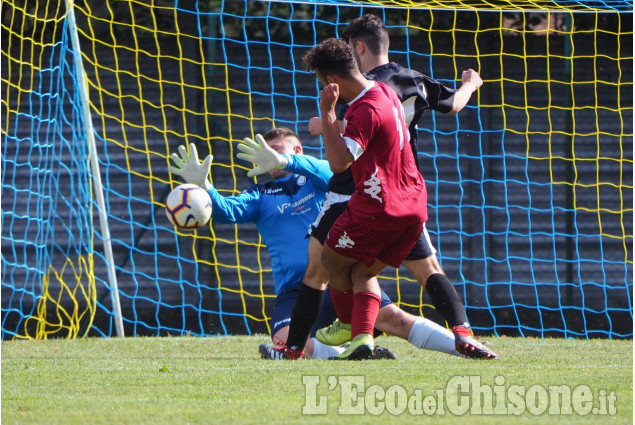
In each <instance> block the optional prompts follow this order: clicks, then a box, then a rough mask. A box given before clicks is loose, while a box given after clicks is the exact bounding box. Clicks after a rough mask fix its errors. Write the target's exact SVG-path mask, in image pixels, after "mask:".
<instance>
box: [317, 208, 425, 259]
mask: <svg viewBox="0 0 635 425" xmlns="http://www.w3.org/2000/svg"><path fill="white" fill-rule="evenodd" d="M422 229H423V223H422V224H421V225H418V226H402V227H391V228H387V229H385V230H370V229H368V228H366V227H364V226H360V225H359V224H357V223H356V222H355V221H353V220H351V217H350V215H349V214H348V210H347V211H345V212H344V214H342V215H341V216H339V217H338V219H337V220H336V221H335V223H334V224H333V227H331V230H330V231H329V233H328V235H327V236H326V241H325V243H326V245H327V246H328V247H329V248H331V249H332V250H334V251H335V252H337V253H338V254H340V255H342V256H344V257H348V258H354V259H355V260H358V261H361V262H362V263H364V264H366V265H367V266H368V267H370V266H371V265H372V264H373V263H374V262H375V259H379V260H381V261H383V262H384V263H386V264H388V265H389V266H392V267H395V268H398V267H399V266H400V265H401V263H402V261H403V260H404V259H405V258H406V257H407V256H408V254H409V253H410V250H411V249H412V247H413V246H414V245H415V243H416V242H417V239H419V235H420V234H421V230H422Z"/></svg>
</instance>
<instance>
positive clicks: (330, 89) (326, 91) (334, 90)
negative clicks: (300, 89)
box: [320, 83, 340, 116]
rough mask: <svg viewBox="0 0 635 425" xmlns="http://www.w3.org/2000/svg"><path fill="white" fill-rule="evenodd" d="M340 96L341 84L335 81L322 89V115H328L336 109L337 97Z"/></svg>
mask: <svg viewBox="0 0 635 425" xmlns="http://www.w3.org/2000/svg"><path fill="white" fill-rule="evenodd" d="M339 97H340V86H338V85H337V84H335V83H331V84H327V85H326V86H324V88H323V89H322V90H321V91H320V111H322V115H323V116H324V115H326V114H327V113H329V112H331V111H333V112H334V111H335V105H336V104H337V99H339Z"/></svg>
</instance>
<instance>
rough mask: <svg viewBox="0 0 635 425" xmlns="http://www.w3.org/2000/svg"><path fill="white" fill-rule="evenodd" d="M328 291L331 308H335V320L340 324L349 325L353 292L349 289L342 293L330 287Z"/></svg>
mask: <svg viewBox="0 0 635 425" xmlns="http://www.w3.org/2000/svg"><path fill="white" fill-rule="evenodd" d="M330 289H331V300H333V307H335V312H336V313H337V318H338V319H340V322H342V323H346V324H350V323H351V316H352V314H353V290H352V289H349V290H348V291H346V292H342V291H338V290H337V289H333V288H332V287H331V288H330Z"/></svg>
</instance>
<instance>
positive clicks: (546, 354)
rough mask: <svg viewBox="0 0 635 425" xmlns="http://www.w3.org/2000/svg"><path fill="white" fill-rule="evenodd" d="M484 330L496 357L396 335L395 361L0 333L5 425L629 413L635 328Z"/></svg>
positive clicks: (190, 341) (188, 341) (392, 343)
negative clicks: (608, 334) (441, 349)
mask: <svg viewBox="0 0 635 425" xmlns="http://www.w3.org/2000/svg"><path fill="white" fill-rule="evenodd" d="M488 340H489V342H490V344H491V346H492V348H494V349H495V351H497V352H498V354H499V355H500V356H501V359H500V360H498V361H477V360H467V359H461V358H458V357H452V356H448V355H445V354H440V353H436V352H430V351H424V350H417V349H415V348H414V347H413V346H411V345H410V344H408V343H407V342H405V341H402V340H398V339H395V338H386V337H380V338H378V342H379V343H380V344H382V345H384V346H388V347H390V348H392V349H393V351H394V352H395V353H396V354H397V356H398V358H397V360H377V361H363V362H332V361H318V360H309V361H296V362H288V361H287V362H280V361H278V362H274V361H265V360H261V359H260V358H259V357H258V353H257V346H258V344H260V343H261V342H265V341H267V337H265V336H253V337H214V338H194V337H183V338H174V337H168V338H126V339H81V340H71V341H67V340H50V341H10V342H2V424H128V425H131V424H154V425H156V424H170V425H174V424H207V423H233V424H237V425H238V424H249V423H263V424H267V423H270V424H292V423H311V424H332V423H341V424H347V425H348V424H361V423H371V422H374V423H385V424H396V423H440V424H445V423H451V424H460V423H465V424H479V423H486V424H488V425H490V424H510V423H526V424H540V423H549V424H560V423H601V424H617V423H620V424H622V423H624V424H626V423H633V341H632V340H627V341H615V340H614V341H609V340H590V341H587V340H565V339H534V338H488ZM555 386H557V390H558V391H556V387H555ZM550 387H551V388H550ZM558 394H559V396H558ZM567 394H568V395H569V396H570V397H569V396H567ZM362 397H364V398H362ZM457 397H458V398H457ZM569 398H570V399H571V402H568V400H569ZM479 400H480V401H479ZM557 400H561V402H560V403H558V402H557ZM489 407H493V408H494V409H495V411H494V412H495V413H505V412H506V414H491V412H488V410H487V409H488V408H489ZM303 408H304V410H305V412H304V414H303ZM567 409H568V410H567ZM594 409H595V410H594ZM465 410H467V412H465ZM558 411H560V414H558V413H557V412H558ZM587 411H588V413H587ZM594 412H595V413H596V414H594ZM309 413H311V414H309ZM429 413H432V414H431V415H428V414H429ZM482 413H486V414H485V415H483V414H482Z"/></svg>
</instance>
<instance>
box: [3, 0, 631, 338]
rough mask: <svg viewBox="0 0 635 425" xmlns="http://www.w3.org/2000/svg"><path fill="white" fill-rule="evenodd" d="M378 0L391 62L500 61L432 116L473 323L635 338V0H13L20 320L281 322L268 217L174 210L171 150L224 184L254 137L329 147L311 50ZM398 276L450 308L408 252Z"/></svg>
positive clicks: (230, 329) (412, 302) (7, 171)
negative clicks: (425, 286) (261, 220)
mask: <svg viewBox="0 0 635 425" xmlns="http://www.w3.org/2000/svg"><path fill="white" fill-rule="evenodd" d="M67 3H68V5H67ZM67 6H70V7H72V10H73V12H74V17H75V21H76V25H73V22H72V20H71V19H69V16H70V15H69V13H68V11H67ZM364 13H373V14H376V15H378V16H380V17H381V18H382V19H383V20H384V21H385V23H386V25H387V27H388V29H389V32H390V36H391V50H390V59H391V60H392V61H395V62H398V63H401V64H402V65H404V66H408V67H410V68H413V69H416V70H418V71H420V72H421V73H423V74H426V75H429V76H430V77H432V78H435V79H437V80H439V81H440V82H442V83H443V84H445V85H447V86H448V87H452V88H458V87H459V86H460V78H461V72H462V70H464V69H467V68H473V69H475V70H477V71H478V72H479V73H480V74H481V76H482V78H483V80H484V85H483V86H482V87H481V89H480V90H478V92H476V93H475V94H474V95H473V96H472V99H471V101H470V102H469V104H468V105H467V107H466V108H465V109H464V110H463V111H461V112H460V113H459V114H458V115H452V116H449V115H444V114H439V113H434V112H426V113H425V114H424V116H423V118H422V119H421V121H420V122H419V131H420V135H419V140H420V142H419V145H420V152H419V162H420V166H421V171H422V174H423V175H424V178H425V179H426V183H427V187H428V193H429V212H430V221H429V223H428V229H429V231H430V233H431V236H432V239H433V243H434V244H435V245H436V247H437V249H438V255H439V259H440V261H441V263H442V266H443V268H444V270H445V272H446V274H447V275H448V276H449V277H450V279H451V280H452V281H453V282H454V284H455V287H456V288H457V291H458V292H459V294H460V296H461V298H462V299H463V301H464V303H465V306H466V311H467V314H468V318H469V319H470V322H471V324H472V325H473V327H474V329H475V330H476V332H478V333H481V334H495V335H521V336H561V337H585V338H589V337H608V338H624V337H629V338H630V337H632V335H633V329H632V323H633V305H632V290H633V270H632V266H633V257H632V247H633V197H632V195H633V182H632V177H633V160H632V154H633V146H632V141H633V140H632V139H633V127H632V126H633V68H632V66H633V51H632V48H633V26H632V24H633V7H632V2H631V1H628V0H623V1H617V0H605V1H600V0H598V1H590V2H580V1H566V0H553V1H546V0H544V1H488V2H482V1H476V0H465V1H461V0H457V1H427V2H411V1H397V0H394V1H389V0H386V1H364V2H362V1H309V2H298V3H294V2H264V1H220V2H219V1H194V0H181V1H174V0H153V1H149V2H145V1H135V0H119V1H103V2H91V1H85V0H81V1H80V0H77V1H75V2H74V4H73V3H72V2H71V1H68V2H65V1H62V0H53V1H43V0H42V1H25V0H14V1H6V0H3V1H2V27H1V36H2V55H1V59H2V62H1V66H2V93H3V95H2V128H1V134H2V162H1V167H2V200H1V202H2V297H1V298H2V338H3V339H12V338H50V337H68V338H72V337H77V336H83V335H95V336H114V335H117V334H118V333H119V332H118V331H117V324H118V323H120V324H122V326H123V330H124V333H125V335H190V334H191V335H217V334H220V335H225V334H252V333H256V332H258V333H261V332H262V333H265V332H268V331H269V330H270V325H271V324H270V323H269V314H270V311H271V308H272V306H273V300H274V298H275V297H274V292H273V282H272V279H271V269H270V261H269V257H268V253H267V251H266V248H265V247H264V245H263V243H262V240H261V239H260V237H259V235H258V233H257V231H256V229H255V226H253V225H250V224H247V225H245V224H241V225H222V224H218V223H215V222H214V221H213V220H212V221H211V222H210V224H209V225H208V226H207V227H205V228H203V229H200V230H197V231H182V230H178V229H175V228H174V227H173V226H171V225H170V223H169V221H168V220H167V218H166V216H165V212H164V202H165V199H166V196H167V194H168V193H169V191H170V190H171V189H172V188H173V187H174V186H176V185H177V184H179V183H181V181H179V180H178V178H177V176H174V175H171V174H170V173H169V172H168V165H170V158H169V155H170V154H171V153H173V152H175V151H176V149H177V147H178V146H179V145H183V144H188V143H194V144H195V145H196V146H197V147H198V151H199V153H200V154H201V155H207V154H208V153H212V154H213V155H214V162H213V165H212V178H213V183H214V185H215V187H216V188H217V189H218V190H219V191H220V193H221V194H222V195H226V196H231V195H235V194H237V193H239V192H240V191H242V190H244V189H246V188H247V187H248V186H249V185H251V184H253V182H254V180H253V179H248V178H247V177H246V172H247V170H248V169H249V164H247V163H245V162H242V161H239V160H236V158H235V153H236V149H235V147H236V143H237V142H239V141H241V140H242V139H243V138H244V137H251V138H253V137H254V135H255V134H256V133H264V132H265V131H267V130H268V129H270V128H272V127H290V128H292V129H293V130H295V131H296V132H297V133H298V134H299V135H300V137H301V138H302V140H303V143H304V145H305V153H307V154H309V155H314V156H317V157H324V150H323V145H322V141H321V139H320V138H318V137H313V136H311V135H310V134H309V132H308V120H309V118H310V117H311V116H315V115H318V113H319V109H318V93H319V87H318V84H317V81H316V79H315V77H314V75H312V74H310V73H307V72H306V71H305V70H304V69H303V67H302V61H301V59H302V56H303V54H304V53H305V52H306V51H307V50H308V49H309V48H311V47H312V46H314V45H315V44H317V43H319V42H320V41H321V40H322V39H324V38H327V37H332V36H335V37H337V36H341V34H342V31H343V30H344V28H345V27H346V25H347V24H348V22H350V21H351V20H352V19H354V18H355V17H358V16H361V15H362V14H364ZM74 38H75V39H76V40H78V41H79V46H81V49H77V48H76V47H74V44H73V39H74ZM78 65H79V66H78ZM86 117H90V119H87V118H86ZM92 143H94V150H93V148H91V144H92ZM91 162H96V164H92V165H91ZM95 165H96V166H95ZM97 176H99V177H100V180H101V184H95V182H96V178H97ZM265 178H266V177H259V178H258V181H264V179H265ZM100 196H103V201H104V202H103V203H101V202H99V197H100ZM110 254H111V255H110ZM298 255H304V253H298ZM380 284H381V285H382V288H383V289H384V290H385V291H386V292H387V293H388V294H389V295H390V296H391V298H392V299H393V301H395V302H396V303H397V304H398V305H400V306H401V307H403V308H404V309H406V310H408V311H411V312H414V313H415V314H423V315H425V316H428V317H430V318H433V319H434V320H440V316H438V315H437V314H436V312H435V310H434V308H433V307H432V306H431V305H430V301H429V298H428V296H427V294H426V293H425V291H423V290H422V289H421V287H420V286H419V285H418V284H417V283H416V282H415V281H413V279H412V278H411V277H410V275H409V274H408V272H407V271H406V270H405V269H400V270H394V269H390V270H386V271H385V272H384V273H382V276H381V281H380ZM113 295H117V296H116V297H114V296H113ZM119 309H120V310H119Z"/></svg>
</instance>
